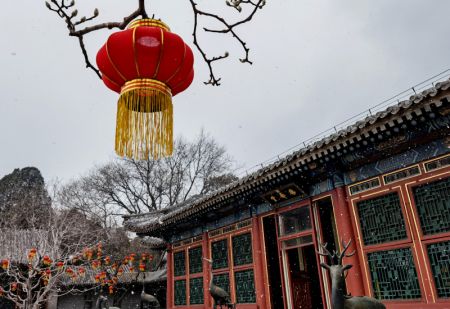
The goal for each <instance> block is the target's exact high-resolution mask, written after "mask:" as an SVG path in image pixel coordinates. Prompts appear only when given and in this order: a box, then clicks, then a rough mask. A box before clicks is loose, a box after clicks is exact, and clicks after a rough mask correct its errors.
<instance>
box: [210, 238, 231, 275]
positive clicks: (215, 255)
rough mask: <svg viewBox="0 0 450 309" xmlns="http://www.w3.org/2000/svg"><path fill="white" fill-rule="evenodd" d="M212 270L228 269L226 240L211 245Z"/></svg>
mask: <svg viewBox="0 0 450 309" xmlns="http://www.w3.org/2000/svg"><path fill="white" fill-rule="evenodd" d="M211 251H212V260H213V267H212V268H213V269H220V268H226V267H228V246H227V240H226V239H223V240H219V241H216V242H213V243H212V244H211Z"/></svg>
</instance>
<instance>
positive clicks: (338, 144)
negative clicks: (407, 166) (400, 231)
mask: <svg viewBox="0 0 450 309" xmlns="http://www.w3.org/2000/svg"><path fill="white" fill-rule="evenodd" d="M449 88H450V79H449V80H446V81H444V82H440V83H437V84H436V85H435V86H434V87H432V88H429V89H427V90H424V91H422V92H421V93H418V94H415V95H413V96H411V97H410V98H409V99H408V100H405V101H402V102H399V103H398V104H395V105H393V106H389V107H388V108H386V109H385V110H383V111H380V112H377V113H376V114H374V115H371V116H368V117H366V118H364V119H362V120H359V121H356V122H355V123H354V124H353V125H350V126H348V127H346V128H345V129H342V130H340V131H338V132H336V133H334V134H331V135H329V136H327V137H325V138H323V139H321V140H319V141H317V142H315V143H313V144H311V145H308V146H306V147H304V148H300V149H298V150H296V151H294V152H293V153H291V154H289V155H287V156H286V157H284V158H282V159H280V160H278V161H276V162H274V163H272V164H270V165H268V166H265V167H263V168H261V169H259V170H257V171H256V172H254V173H252V174H249V175H247V176H245V177H243V178H241V179H239V180H237V181H235V182H233V183H231V184H229V185H227V186H225V187H223V188H221V189H219V190H217V191H214V192H212V193H210V194H208V195H206V196H203V197H201V198H198V199H196V200H195V201H192V202H190V203H185V204H183V205H177V206H174V207H170V208H168V209H167V210H166V212H164V213H163V212H160V213H148V214H143V215H135V216H125V217H124V219H125V222H124V225H125V228H127V229H128V230H130V231H133V232H137V233H147V232H152V231H155V230H158V229H160V228H163V227H165V226H167V225H170V224H173V223H175V222H177V221H178V220H181V219H183V218H186V217H189V216H191V215H194V214H196V213H198V212H200V211H203V210H205V209H207V208H208V207H211V206H213V205H215V204H217V203H220V202H222V201H224V200H226V199H228V198H231V197H233V196H236V195H238V194H239V193H242V192H245V191H246V190H249V189H251V188H254V187H256V186H258V185H259V184H262V183H263V182H265V181H267V180H270V179H274V178H277V177H279V176H281V175H283V174H285V173H286V172H289V171H290V170H292V169H297V168H299V167H301V166H302V165H304V164H307V163H308V162H311V161H313V160H315V159H317V158H320V157H322V156H324V155H327V154H329V153H333V152H335V151H338V150H339V149H341V148H343V147H346V146H347V145H349V144H353V143H354V141H355V140H357V141H358V140H361V139H362V138H364V137H367V136H369V134H377V133H381V132H383V131H386V130H387V129H388V128H389V127H393V126H395V125H397V124H399V123H403V122H404V119H406V120H409V119H412V118H413V117H416V116H419V115H421V114H422V113H423V111H429V110H431V107H432V106H433V105H434V106H435V107H439V106H441V105H442V104H444V103H443V101H442V100H441V98H442V97H445V98H447V100H448V101H450V93H449V92H448V91H446V90H448V89H449ZM448 101H447V102H448Z"/></svg>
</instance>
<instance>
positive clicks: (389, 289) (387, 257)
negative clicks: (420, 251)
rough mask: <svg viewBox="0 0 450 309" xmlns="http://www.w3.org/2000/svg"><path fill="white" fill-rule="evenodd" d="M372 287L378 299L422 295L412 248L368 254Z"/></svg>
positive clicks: (418, 296) (409, 297) (408, 297)
mask: <svg viewBox="0 0 450 309" xmlns="http://www.w3.org/2000/svg"><path fill="white" fill-rule="evenodd" d="M367 260H368V263H369V268H370V273H371V277H372V288H373V291H374V294H375V297H376V298H378V299H416V298H420V297H421V293H420V288H419V280H418V279H417V272H416V268H415V267H414V260H413V257H412V253H411V248H403V249H395V250H387V251H379V252H373V253H368V254H367Z"/></svg>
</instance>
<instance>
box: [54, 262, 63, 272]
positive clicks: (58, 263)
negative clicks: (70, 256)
mask: <svg viewBox="0 0 450 309" xmlns="http://www.w3.org/2000/svg"><path fill="white" fill-rule="evenodd" d="M56 267H57V268H58V270H61V269H62V268H63V267H64V262H61V261H59V262H57V263H56Z"/></svg>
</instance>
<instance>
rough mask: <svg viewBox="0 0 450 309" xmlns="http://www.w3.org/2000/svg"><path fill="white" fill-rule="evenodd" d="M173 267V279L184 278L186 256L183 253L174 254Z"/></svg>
mask: <svg viewBox="0 0 450 309" xmlns="http://www.w3.org/2000/svg"><path fill="white" fill-rule="evenodd" d="M173 265H174V275H175V277H178V276H184V275H185V274H186V255H185V253H184V251H180V252H176V253H174V255H173Z"/></svg>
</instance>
